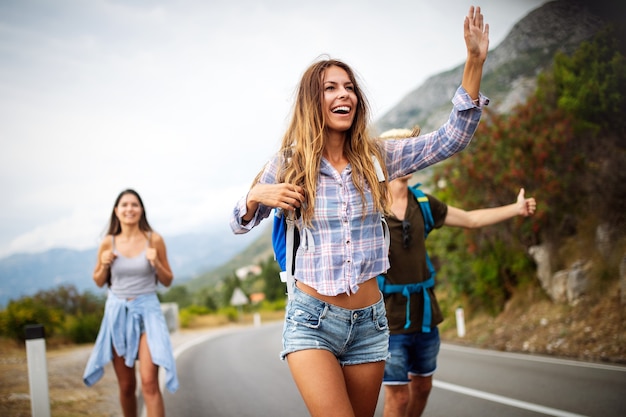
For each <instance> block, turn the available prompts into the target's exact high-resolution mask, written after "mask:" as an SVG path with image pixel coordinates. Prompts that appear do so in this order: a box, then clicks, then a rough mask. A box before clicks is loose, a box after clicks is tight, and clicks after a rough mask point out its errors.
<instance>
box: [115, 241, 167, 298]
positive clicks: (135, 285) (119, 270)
mask: <svg viewBox="0 0 626 417" xmlns="http://www.w3.org/2000/svg"><path fill="white" fill-rule="evenodd" d="M148 239H150V238H149V237H148ZM111 243H112V245H113V253H114V254H116V255H117V257H116V258H115V261H113V263H112V264H111V291H112V292H113V294H115V295H116V296H117V297H119V298H134V297H137V296H139V295H142V294H149V293H154V292H156V290H157V279H156V273H155V271H154V268H153V267H152V265H150V262H149V261H148V260H147V259H146V251H145V249H144V251H143V252H141V253H140V254H139V255H137V256H134V257H132V258H127V257H125V256H122V255H120V254H119V252H118V251H117V249H116V248H115V236H111ZM148 246H149V240H148V241H146V248H147V247H148Z"/></svg>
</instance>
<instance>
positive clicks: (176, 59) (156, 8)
mask: <svg viewBox="0 0 626 417" xmlns="http://www.w3.org/2000/svg"><path fill="white" fill-rule="evenodd" d="M543 3H546V1H545V0H507V1H503V0H483V1H482V2H480V3H475V4H477V5H480V6H481V7H482V9H483V13H484V15H485V19H486V21H487V22H488V23H489V25H490V28H491V35H490V38H491V44H490V46H491V48H493V47H495V46H497V45H498V44H499V43H500V42H501V41H502V40H503V39H504V37H505V36H506V35H507V34H508V32H509V31H510V30H511V28H512V27H513V25H514V24H515V23H517V22H518V21H519V20H520V19H521V18H523V17H524V16H525V15H526V14H527V13H528V12H530V11H531V10H533V9H535V8H537V7H538V6H540V5H541V4H543ZM471 4H474V2H473V1H469V0H446V1H429V0H411V1H407V0H389V1H380V0H378V1H368V0H349V1H340V0H333V1H327V0H316V1H295V0H267V1H263V0H230V1H216V0H211V1H207V0H180V1H152V0H108V1H105V0H89V1H84V0H2V1H1V2H0V146H1V151H0V257H5V256H7V255H10V254H12V253H16V252H39V251H43V250H46V249H49V248H51V247H69V248H76V249H85V248H91V247H95V246H97V244H98V242H99V240H100V238H101V236H102V233H103V231H104V229H105V227H106V225H107V220H108V217H109V215H110V213H111V209H112V206H113V202H114V199H115V197H116V196H117V194H118V193H119V192H120V191H121V190H123V189H125V188H129V187H130V188H134V189H136V190H137V191H138V192H139V193H140V194H141V196H142V198H143V200H144V203H145V205H146V211H147V214H148V219H149V221H150V223H151V225H152V226H153V227H154V228H155V229H156V230H157V231H159V232H160V233H162V234H163V235H164V236H165V237H166V242H167V236H168V235H170V236H172V235H176V234H180V233H187V232H206V231H208V230H210V229H219V230H223V231H224V233H231V232H230V229H229V227H228V216H229V215H230V212H231V210H232V207H233V206H234V204H235V201H236V200H237V199H238V198H239V197H240V196H241V195H243V194H245V192H246V191H247V189H248V187H249V184H250V182H251V180H252V179H253V177H254V175H255V174H256V173H257V171H258V170H259V169H260V168H261V167H262V165H263V163H264V162H265V161H266V160H267V159H268V158H269V157H270V156H271V154H272V153H273V152H274V151H275V150H276V149H277V147H278V145H279V143H280V139H281V136H282V133H283V131H284V129H285V127H286V122H287V119H288V116H289V112H290V110H291V105H292V102H293V101H292V99H293V94H294V91H295V88H296V85H297V83H298V81H299V78H300V76H301V74H302V72H303V71H304V70H305V69H306V67H308V66H309V64H310V63H312V62H313V61H314V60H315V58H316V57H318V56H319V55H321V54H328V55H330V56H331V57H333V58H339V59H342V60H344V61H346V62H347V63H348V64H349V65H351V66H352V67H353V69H354V70H355V71H356V72H357V75H358V76H359V78H360V80H361V82H362V87H364V89H365V93H366V95H367V97H368V99H369V101H370V104H371V107H372V111H373V114H372V116H373V119H374V120H376V118H377V117H380V116H382V115H383V114H384V113H385V112H386V111H388V110H390V109H391V108H392V107H393V106H394V105H395V104H397V103H398V102H399V101H400V100H401V99H402V98H403V97H404V96H405V95H406V94H407V93H409V92H410V91H412V90H413V89H415V88H416V87H418V86H419V85H421V84H422V83H423V82H424V81H425V80H426V79H427V78H428V77H429V76H431V75H434V74H437V73H439V72H441V71H443V70H447V69H450V68H453V67H455V66H457V65H459V64H461V63H463V62H464V59H465V46H464V41H463V18H464V16H465V15H466V14H467V10H468V8H469V6H470V5H471ZM459 82H460V80H459ZM486 93H488V92H486ZM398 127H405V126H398Z"/></svg>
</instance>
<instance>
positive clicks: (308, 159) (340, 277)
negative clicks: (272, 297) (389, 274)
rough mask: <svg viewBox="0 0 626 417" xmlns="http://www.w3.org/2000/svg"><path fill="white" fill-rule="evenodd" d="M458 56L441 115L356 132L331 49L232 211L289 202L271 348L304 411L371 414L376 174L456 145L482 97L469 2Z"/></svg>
mask: <svg viewBox="0 0 626 417" xmlns="http://www.w3.org/2000/svg"><path fill="white" fill-rule="evenodd" d="M464 37H465V44H466V47H467V61H466V63H465V69H464V72H463V80H462V82H461V86H460V87H459V88H458V89H457V91H456V93H455V94H454V97H453V98H452V104H453V109H452V112H451V114H450V118H449V119H448V121H447V122H446V123H445V124H444V125H443V126H441V128H439V129H438V130H436V131H434V132H431V133H428V134H425V135H422V136H419V137H413V138H407V139H403V140H395V141H377V140H374V139H372V138H370V137H369V136H368V133H367V132H368V121H369V108H368V104H367V101H366V98H365V96H364V95H363V93H362V91H361V89H360V88H359V85H358V82H357V80H356V77H355V75H354V73H353V71H352V69H351V68H350V67H349V66H348V65H346V64H345V63H343V62H341V61H339V60H335V59H322V60H318V61H317V62H315V63H313V64H312V65H311V66H310V67H309V68H308V69H307V70H306V71H305V73H304V75H303V76H302V79H301V81H300V86H299V89H298V92H297V97H296V103H295V105H294V109H293V115H292V118H291V122H290V124H289V127H288V128H287V131H286V133H285V135H284V137H283V141H282V145H281V149H280V150H279V152H277V153H276V155H275V156H274V157H273V158H272V159H271V160H270V161H269V162H268V163H267V164H266V165H265V166H264V168H263V169H262V171H261V172H260V173H259V175H258V176H257V178H256V179H255V180H254V183H253V185H252V187H251V188H250V190H249V191H248V193H247V195H245V196H244V197H242V198H241V199H240V200H239V202H238V203H237V205H236V206H235V208H234V210H233V214H232V217H231V227H232V229H233V231H234V232H235V233H246V232H248V231H249V230H250V229H252V228H253V227H255V226H257V225H258V224H259V223H260V222H261V220H263V219H265V218H267V217H268V216H269V215H270V213H271V210H272V209H273V208H278V209H282V210H286V211H287V212H296V211H297V212H298V215H297V216H296V217H297V220H296V224H297V226H298V230H299V233H300V242H301V243H300V246H299V247H298V251H297V254H296V257H295V273H294V275H295V279H296V286H295V288H294V296H293V297H292V298H291V299H290V300H289V302H288V304H287V309H286V314H285V324H284V330H283V351H282V352H281V354H280V357H281V359H286V360H287V363H288V364H289V368H290V370H291V374H292V376H293V378H294V380H295V382H296V385H297V387H298V389H299V391H300V393H301V395H302V397H303V399H304V402H305V403H306V406H307V408H308V410H309V412H310V414H311V415H312V416H324V417H328V416H345V417H355V416H358V417H364V416H373V415H374V412H375V409H376V403H377V400H378V394H379V391H380V386H381V382H382V378H383V372H384V368H385V360H386V359H387V357H388V355H389V353H388V341H389V328H388V325H387V318H386V315H385V306H384V302H383V298H382V295H381V293H380V291H379V289H378V284H377V282H376V279H375V278H376V276H377V275H379V274H381V273H384V272H385V271H386V270H387V269H388V268H389V259H388V246H387V244H386V242H385V236H384V227H383V225H384V224H383V223H382V222H381V215H382V214H384V213H387V212H388V209H389V197H388V189H387V183H388V181H390V180H393V179H395V178H399V177H402V176H404V175H407V174H410V173H412V172H415V171H418V170H420V169H423V168H426V167H427V166H430V165H432V164H434V163H437V162H439V161H442V160H444V159H446V158H448V157H450V156H452V155H454V154H455V153H456V152H459V151H461V150H462V149H464V148H465V147H466V146H467V145H468V144H469V142H470V140H471V138H472V136H473V134H474V131H475V130H476V128H477V126H478V122H479V120H480V116H481V112H482V106H484V105H486V104H487V102H488V99H487V98H486V97H484V96H482V95H481V94H480V91H479V90H480V81H481V77H482V68H483V64H484V62H485V60H486V58H487V51H488V47H489V26H488V25H487V24H484V22H483V15H482V14H481V11H480V8H479V7H476V8H474V7H470V9H469V12H468V15H467V16H466V18H465V21H464Z"/></svg>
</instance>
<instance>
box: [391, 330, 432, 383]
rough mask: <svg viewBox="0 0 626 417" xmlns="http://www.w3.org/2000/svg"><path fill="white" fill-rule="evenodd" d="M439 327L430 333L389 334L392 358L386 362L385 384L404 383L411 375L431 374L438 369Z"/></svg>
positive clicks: (408, 380) (407, 381)
mask: <svg viewBox="0 0 626 417" xmlns="http://www.w3.org/2000/svg"><path fill="white" fill-rule="evenodd" d="M440 343H441V342H440V339H439V329H437V327H435V328H433V329H431V331H430V333H422V332H415V333H408V334H392V335H391V336H389V354H390V358H389V359H387V362H386V363H385V377H384V379H383V384H386V385H404V384H408V383H409V382H410V379H409V375H416V376H431V375H432V374H434V373H435V370H436V369H437V355H438V354H439V345H440Z"/></svg>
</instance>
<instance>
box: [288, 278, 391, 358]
mask: <svg viewBox="0 0 626 417" xmlns="http://www.w3.org/2000/svg"><path fill="white" fill-rule="evenodd" d="M305 349H324V350H328V351H329V352H331V353H332V354H333V355H335V357H336V358H337V360H338V361H339V363H340V364H341V366H344V365H357V364H361V363H368V362H379V361H384V360H386V359H387V358H388V357H389V326H388V324H387V314H386V312H385V302H384V299H383V297H382V294H381V297H380V301H378V302H376V303H375V304H373V305H371V306H369V307H365V308H361V309H357V310H348V309H345V308H341V307H337V306H336V305H333V304H329V303H326V302H324V301H321V300H319V299H317V298H315V297H313V296H310V295H309V294H307V293H305V292H302V291H301V290H299V289H298V288H297V287H295V288H294V296H293V299H291V300H289V302H288V303H287V309H286V313H285V323H284V326H283V351H282V352H281V353H280V359H282V360H284V359H285V357H286V356H287V355H288V354H289V353H292V352H297V351H299V350H305Z"/></svg>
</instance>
